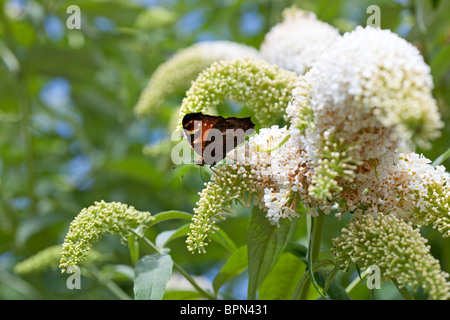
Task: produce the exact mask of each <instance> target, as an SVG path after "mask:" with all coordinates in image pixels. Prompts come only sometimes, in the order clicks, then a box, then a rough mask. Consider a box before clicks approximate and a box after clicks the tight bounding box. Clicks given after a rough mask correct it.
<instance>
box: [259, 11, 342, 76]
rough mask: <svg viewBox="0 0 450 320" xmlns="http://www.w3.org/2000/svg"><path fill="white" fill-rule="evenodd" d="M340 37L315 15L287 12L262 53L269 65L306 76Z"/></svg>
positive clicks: (268, 39) (269, 36) (264, 45)
mask: <svg viewBox="0 0 450 320" xmlns="http://www.w3.org/2000/svg"><path fill="white" fill-rule="evenodd" d="M339 37H340V35H339V31H338V30H337V29H336V28H334V27H332V26H330V25H329V24H327V23H325V22H322V21H320V20H317V18H316V16H315V14H314V13H311V12H306V11H303V10H300V9H297V8H288V9H286V10H285V11H284V12H283V21H282V22H281V23H279V24H277V25H275V26H274V27H273V28H272V29H271V30H270V31H269V32H268V33H267V34H266V36H265V38H264V42H263V43H262V44H261V48H260V52H261V56H262V57H263V58H264V59H266V60H267V61H269V62H270V63H273V64H276V65H279V66H280V67H282V68H285V69H288V70H292V71H295V72H297V73H298V74H305V73H306V72H307V71H308V70H309V69H310V68H311V67H312V65H313V63H314V62H315V61H316V60H317V59H318V57H319V56H320V55H321V54H322V52H324V51H325V50H326V49H327V48H328V47H329V46H330V45H331V44H332V43H333V42H334V41H336V40H337V39H338V38H339Z"/></svg>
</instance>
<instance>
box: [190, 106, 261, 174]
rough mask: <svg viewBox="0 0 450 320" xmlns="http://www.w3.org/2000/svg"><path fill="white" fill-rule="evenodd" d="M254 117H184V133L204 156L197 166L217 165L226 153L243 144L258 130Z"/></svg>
mask: <svg viewBox="0 0 450 320" xmlns="http://www.w3.org/2000/svg"><path fill="white" fill-rule="evenodd" d="M254 127H255V124H254V123H253V122H252V121H251V118H250V117H247V118H236V117H229V118H224V117H222V116H212V115H207V114H202V113H200V112H198V113H189V114H187V115H185V116H184V118H183V133H184V136H185V138H186V139H187V140H188V142H189V143H190V144H191V147H192V148H193V149H194V151H195V152H196V153H197V154H199V155H200V158H199V159H198V160H197V161H196V164H198V165H200V166H203V165H205V164H209V165H210V166H214V165H215V164H216V163H218V162H219V161H221V160H222V159H224V158H225V156H226V154H227V153H228V152H229V151H231V150H233V149H234V148H236V147H237V146H238V145H239V144H241V143H242V142H243V141H244V139H245V137H246V136H247V135H249V134H251V133H252V132H253V131H254Z"/></svg>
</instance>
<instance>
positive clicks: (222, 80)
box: [178, 58, 298, 128]
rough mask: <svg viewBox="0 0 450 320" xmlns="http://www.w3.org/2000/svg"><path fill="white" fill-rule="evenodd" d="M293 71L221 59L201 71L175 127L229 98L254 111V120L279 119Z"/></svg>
mask: <svg viewBox="0 0 450 320" xmlns="http://www.w3.org/2000/svg"><path fill="white" fill-rule="evenodd" d="M297 79H298V77H297V74H296V73H294V72H292V71H287V70H284V69H281V68H279V67H278V66H275V65H271V64H269V63H268V62H266V61H262V60H256V59H252V58H240V59H234V60H221V61H218V62H215V63H213V64H212V65H211V66H210V67H209V68H207V69H206V70H204V71H203V72H202V73H201V74H200V75H199V76H198V78H197V79H196V80H195V81H194V82H193V83H192V86H191V88H190V89H189V90H188V91H187V93H186V97H185V98H184V99H183V102H182V105H181V108H180V115H179V120H178V127H179V128H182V124H181V123H182V120H183V117H184V116H185V115H186V114H188V113H192V112H204V111H205V110H207V109H209V108H211V107H216V106H218V105H220V104H222V103H224V102H225V100H226V99H232V100H234V101H236V102H238V103H243V104H244V105H245V106H247V107H249V108H251V109H253V110H254V112H255V116H254V118H255V120H256V121H258V123H259V124H260V125H261V126H268V125H271V124H273V123H274V122H277V119H282V118H283V116H284V114H285V109H286V107H287V105H288V103H289V100H290V99H291V91H292V89H293V88H294V85H295V82H296V81H297Z"/></svg>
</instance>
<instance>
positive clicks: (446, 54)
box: [430, 46, 450, 83]
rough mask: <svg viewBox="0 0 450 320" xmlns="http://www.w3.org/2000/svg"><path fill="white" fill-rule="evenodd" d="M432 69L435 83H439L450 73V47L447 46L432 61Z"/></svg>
mask: <svg viewBox="0 0 450 320" xmlns="http://www.w3.org/2000/svg"><path fill="white" fill-rule="evenodd" d="M430 67H431V74H432V75H433V80H434V83H439V82H440V81H441V79H442V77H444V76H445V75H446V74H448V73H449V68H450V46H445V47H443V48H442V49H440V50H439V52H437V53H436V55H435V56H434V57H433V60H431V64H430Z"/></svg>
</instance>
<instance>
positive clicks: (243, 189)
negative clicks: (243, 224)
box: [186, 164, 255, 253]
mask: <svg viewBox="0 0 450 320" xmlns="http://www.w3.org/2000/svg"><path fill="white" fill-rule="evenodd" d="M247 169H248V168H245V167H239V168H238V167H237V166H235V165H229V164H225V165H223V166H221V167H218V168H216V169H214V172H215V173H216V174H215V175H213V176H212V179H211V181H209V182H208V183H205V188H204V189H203V191H202V192H200V193H199V196H200V199H199V201H198V202H197V204H196V208H195V209H194V216H193V217H192V223H191V224H190V229H191V230H190V232H189V233H188V238H187V240H186V243H187V248H188V250H189V251H190V252H192V253H195V252H198V253H205V252H206V249H205V247H206V246H207V245H208V242H209V235H210V234H211V233H213V232H215V231H216V228H215V227H214V224H215V219H224V215H223V214H224V212H226V211H227V210H229V209H230V207H231V205H232V203H233V201H242V200H243V199H244V195H245V193H251V192H252V186H253V184H254V183H255V181H254V177H253V176H252V175H251V173H250V171H249V170H247Z"/></svg>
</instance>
